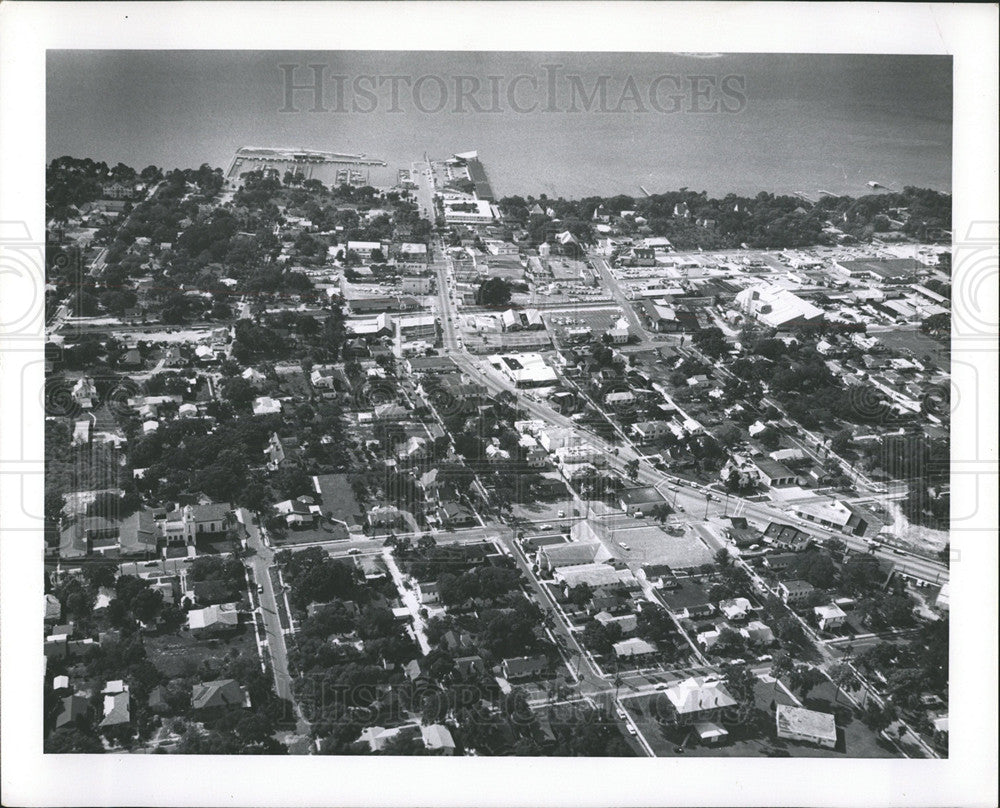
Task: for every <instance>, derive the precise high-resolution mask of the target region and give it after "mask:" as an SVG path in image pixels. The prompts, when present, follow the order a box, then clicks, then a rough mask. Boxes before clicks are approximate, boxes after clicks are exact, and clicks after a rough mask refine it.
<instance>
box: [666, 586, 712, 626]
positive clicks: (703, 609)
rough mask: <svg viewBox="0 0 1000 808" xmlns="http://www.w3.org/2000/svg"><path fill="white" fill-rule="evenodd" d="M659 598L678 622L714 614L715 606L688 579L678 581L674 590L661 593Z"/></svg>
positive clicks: (704, 592)
mask: <svg viewBox="0 0 1000 808" xmlns="http://www.w3.org/2000/svg"><path fill="white" fill-rule="evenodd" d="M660 596H661V597H662V599H663V602H664V603H665V604H666V606H667V608H668V609H669V610H670V613H671V614H672V615H673V616H674V617H676V618H677V619H678V620H693V619H696V618H700V617H709V616H711V615H712V614H714V613H715V606H714V604H713V603H712V601H711V599H710V598H709V596H708V593H707V592H706V591H705V590H704V589H703V588H702V586H701V585H700V584H698V583H697V582H696V581H693V580H692V579H690V578H685V579H683V580H678V584H677V586H676V587H675V588H674V589H671V590H669V591H666V592H662V593H661V595H660Z"/></svg>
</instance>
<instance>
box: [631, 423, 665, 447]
mask: <svg viewBox="0 0 1000 808" xmlns="http://www.w3.org/2000/svg"><path fill="white" fill-rule="evenodd" d="M632 432H633V433H635V436H636V438H638V439H639V440H640V441H645V442H648V441H655V440H660V439H661V438H665V437H666V436H667V435H672V434H674V427H673V424H672V423H671V422H670V421H638V422H637V423H634V424H632Z"/></svg>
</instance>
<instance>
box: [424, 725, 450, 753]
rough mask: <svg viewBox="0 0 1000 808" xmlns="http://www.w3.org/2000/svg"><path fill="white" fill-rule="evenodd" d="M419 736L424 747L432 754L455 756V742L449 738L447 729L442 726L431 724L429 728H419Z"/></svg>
mask: <svg viewBox="0 0 1000 808" xmlns="http://www.w3.org/2000/svg"><path fill="white" fill-rule="evenodd" d="M420 736H421V738H422V739H423V742H424V746H425V747H427V749H429V750H430V751H432V752H440V753H441V754H443V755H453V754H455V741H454V740H453V739H452V737H451V733H450V732H449V731H448V728H447V727H445V726H444V725H443V724H431V725H430V726H429V727H421V728H420Z"/></svg>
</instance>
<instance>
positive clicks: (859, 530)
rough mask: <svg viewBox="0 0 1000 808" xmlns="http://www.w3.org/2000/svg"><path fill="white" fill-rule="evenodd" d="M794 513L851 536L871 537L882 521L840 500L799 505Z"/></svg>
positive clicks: (877, 530)
mask: <svg viewBox="0 0 1000 808" xmlns="http://www.w3.org/2000/svg"><path fill="white" fill-rule="evenodd" d="M794 513H795V515H796V516H798V517H799V518H800V519H805V520H806V521H809V522H815V523H817V524H820V525H822V526H823V527H826V528H830V529H831V530H839V531H841V532H842V533H847V534H849V535H852V536H861V537H866V536H873V535H875V534H877V533H878V532H879V531H880V530H881V529H882V527H883V523H882V521H881V520H880V519H879V518H878V517H877V516H875V514H873V513H872V512H871V511H869V510H867V509H866V508H862V507H860V506H859V505H855V504H853V503H849V502H841V501H840V500H829V501H828V500H821V501H819V502H815V503H811V502H806V503H801V504H799V505H796V506H795V511H794Z"/></svg>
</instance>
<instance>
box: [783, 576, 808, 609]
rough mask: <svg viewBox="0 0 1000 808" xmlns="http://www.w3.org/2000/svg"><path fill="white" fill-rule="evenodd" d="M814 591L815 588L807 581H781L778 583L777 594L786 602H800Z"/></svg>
mask: <svg viewBox="0 0 1000 808" xmlns="http://www.w3.org/2000/svg"><path fill="white" fill-rule="evenodd" d="M815 591H816V588H815V587H814V586H813V585H812V584H811V583H809V582H808V581H782V582H781V583H779V584H778V594H779V595H780V596H781V599H782V600H783V601H784V602H785V603H788V604H792V603H801V602H802V601H803V600H805V599H806V598H808V597H809V596H810V595H811V594H812V593H813V592H815Z"/></svg>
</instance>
